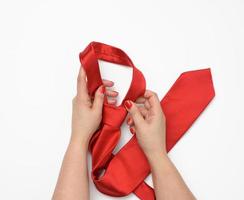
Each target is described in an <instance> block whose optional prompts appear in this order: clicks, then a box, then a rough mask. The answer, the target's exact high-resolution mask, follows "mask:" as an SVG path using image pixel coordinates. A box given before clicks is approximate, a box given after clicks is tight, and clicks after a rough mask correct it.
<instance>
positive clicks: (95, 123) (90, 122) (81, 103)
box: [71, 66, 118, 146]
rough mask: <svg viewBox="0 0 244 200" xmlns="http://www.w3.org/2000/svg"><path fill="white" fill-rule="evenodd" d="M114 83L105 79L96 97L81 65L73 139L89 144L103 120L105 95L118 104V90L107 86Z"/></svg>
mask: <svg viewBox="0 0 244 200" xmlns="http://www.w3.org/2000/svg"><path fill="white" fill-rule="evenodd" d="M113 85H114V83H113V82H112V81H108V80H103V85H101V86H100V87H99V88H98V89H97V91H96V92H95V96H94V98H93V97H91V96H89V95H88V90H87V82H86V73H85V70H84V69H83V67H82V66H81V67H80V72H79V75H78V79H77V95H76V96H75V98H74V99H73V113H72V136H71V140H76V141H77V140H78V142H79V143H81V144H84V145H86V146H88V143H89V140H90V138H91V136H92V134H93V133H95V131H96V130H97V129H98V127H99V125H100V122H101V120H102V109H103V102H104V96H108V97H110V98H109V99H107V100H108V103H109V104H116V97H117V96H118V92H116V91H113V90H106V88H105V87H112V86H113Z"/></svg>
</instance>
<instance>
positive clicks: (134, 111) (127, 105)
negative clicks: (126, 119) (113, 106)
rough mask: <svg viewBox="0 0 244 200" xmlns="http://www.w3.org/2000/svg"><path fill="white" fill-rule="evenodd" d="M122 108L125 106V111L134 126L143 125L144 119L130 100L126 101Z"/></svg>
mask: <svg viewBox="0 0 244 200" xmlns="http://www.w3.org/2000/svg"><path fill="white" fill-rule="evenodd" d="M124 106H125V108H126V110H127V111H128V112H129V113H130V115H131V117H132V119H133V121H134V123H135V125H136V126H138V125H139V124H141V123H143V121H144V118H143V116H142V115H141V112H140V111H139V109H138V107H137V106H136V104H134V103H133V102H132V101H130V100H127V101H125V103H124Z"/></svg>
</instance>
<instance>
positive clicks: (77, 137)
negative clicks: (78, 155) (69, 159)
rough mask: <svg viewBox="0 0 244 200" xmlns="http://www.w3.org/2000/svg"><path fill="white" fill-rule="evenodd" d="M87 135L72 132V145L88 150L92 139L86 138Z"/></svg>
mask: <svg viewBox="0 0 244 200" xmlns="http://www.w3.org/2000/svg"><path fill="white" fill-rule="evenodd" d="M86 135H87V134H85V133H84V134H83V133H76V132H72V134H71V138H70V144H71V145H74V146H79V147H81V148H83V149H88V145H89V141H90V138H88V137H86Z"/></svg>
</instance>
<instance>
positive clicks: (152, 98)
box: [144, 90, 161, 111]
mask: <svg viewBox="0 0 244 200" xmlns="http://www.w3.org/2000/svg"><path fill="white" fill-rule="evenodd" d="M144 97H145V98H147V100H148V103H149V105H150V108H152V110H153V111H157V110H158V109H159V108H161V106H160V101H159V99H158V95H157V94H156V93H155V92H152V91H150V90H147V91H146V92H145V94H144Z"/></svg>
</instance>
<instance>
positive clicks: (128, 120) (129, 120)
mask: <svg viewBox="0 0 244 200" xmlns="http://www.w3.org/2000/svg"><path fill="white" fill-rule="evenodd" d="M130 123H131V118H130V117H128V119H127V124H128V125H129V124H130Z"/></svg>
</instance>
